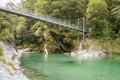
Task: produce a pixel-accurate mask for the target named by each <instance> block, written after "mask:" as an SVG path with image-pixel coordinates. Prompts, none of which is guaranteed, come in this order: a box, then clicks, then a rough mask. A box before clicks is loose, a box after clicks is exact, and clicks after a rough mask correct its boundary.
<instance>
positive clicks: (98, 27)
mask: <svg viewBox="0 0 120 80" xmlns="http://www.w3.org/2000/svg"><path fill="white" fill-rule="evenodd" d="M107 16H108V9H107V4H106V2H105V0H89V3H88V8H87V12H86V17H87V26H88V27H91V28H92V30H93V35H94V36H108V35H109V30H110V29H109V22H108V21H107Z"/></svg>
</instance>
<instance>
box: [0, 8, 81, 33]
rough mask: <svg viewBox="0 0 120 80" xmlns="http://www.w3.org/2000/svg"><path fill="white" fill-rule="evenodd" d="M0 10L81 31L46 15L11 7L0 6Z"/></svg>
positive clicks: (77, 27) (68, 23) (66, 22)
mask: <svg viewBox="0 0 120 80" xmlns="http://www.w3.org/2000/svg"><path fill="white" fill-rule="evenodd" d="M0 10H2V11H5V12H10V13H13V14H17V15H21V16H26V17H31V18H34V19H38V20H41V21H45V22H50V23H53V24H57V25H60V26H64V27H67V28H71V29H75V30H78V31H82V29H80V26H78V25H76V24H71V23H70V22H69V21H63V20H61V19H58V18H55V17H51V16H49V15H46V14H41V13H34V12H32V11H28V10H21V9H17V8H12V7H10V8H8V7H3V6H0Z"/></svg>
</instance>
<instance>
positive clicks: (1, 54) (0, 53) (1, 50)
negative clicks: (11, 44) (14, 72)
mask: <svg viewBox="0 0 120 80" xmlns="http://www.w3.org/2000/svg"><path fill="white" fill-rule="evenodd" d="M0 56H3V48H1V47H0Z"/></svg>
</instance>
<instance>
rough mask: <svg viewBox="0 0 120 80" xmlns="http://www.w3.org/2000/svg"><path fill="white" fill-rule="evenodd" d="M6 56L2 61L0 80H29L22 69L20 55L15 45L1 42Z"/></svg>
mask: <svg viewBox="0 0 120 80" xmlns="http://www.w3.org/2000/svg"><path fill="white" fill-rule="evenodd" d="M0 47H2V48H3V50H4V52H3V53H4V55H3V56H2V58H1V59H0V80H28V78H27V77H26V76H25V75H24V74H23V72H22V71H21V68H20V61H19V59H20V57H21V53H19V52H18V51H17V50H16V49H15V48H14V45H13V44H8V43H5V42H4V43H3V42H0Z"/></svg>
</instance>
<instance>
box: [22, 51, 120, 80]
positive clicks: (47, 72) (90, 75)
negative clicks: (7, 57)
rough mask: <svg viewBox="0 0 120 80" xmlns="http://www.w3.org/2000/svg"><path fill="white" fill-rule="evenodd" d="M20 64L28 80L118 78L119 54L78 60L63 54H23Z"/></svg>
mask: <svg viewBox="0 0 120 80" xmlns="http://www.w3.org/2000/svg"><path fill="white" fill-rule="evenodd" d="M21 63H22V64H21V65H22V66H23V67H25V69H26V70H25V73H26V75H27V76H28V78H30V80H119V79H120V56H112V57H104V58H101V59H91V60H80V59H79V60H78V59H77V58H75V57H70V56H68V55H63V54H49V56H48V59H47V61H46V60H45V59H44V55H43V54H37V53H36V54H35V53H34V54H28V53H27V54H23V56H22V58H21Z"/></svg>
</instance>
